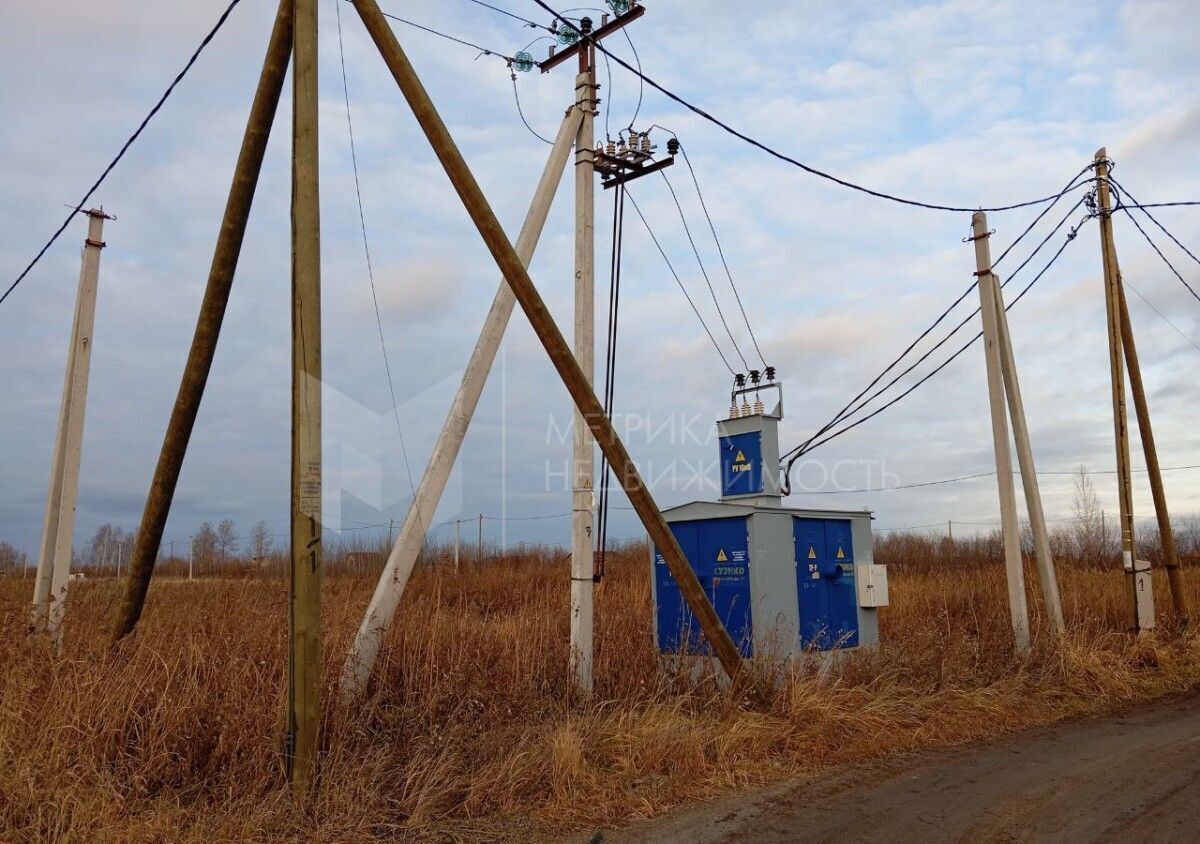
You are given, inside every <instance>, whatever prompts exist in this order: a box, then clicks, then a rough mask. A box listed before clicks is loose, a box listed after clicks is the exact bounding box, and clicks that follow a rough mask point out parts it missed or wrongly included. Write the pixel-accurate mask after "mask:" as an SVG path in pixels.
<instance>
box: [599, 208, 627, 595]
mask: <svg viewBox="0 0 1200 844" xmlns="http://www.w3.org/2000/svg"><path fill="white" fill-rule="evenodd" d="M614 193H615V196H614V197H613V238H612V258H611V261H610V266H609V282H608V341H607V344H606V349H605V355H604V415H605V416H606V417H607V418H608V420H609V421H610V422H611V421H612V415H613V406H614V405H613V401H614V393H615V389H616V381H617V324H618V316H619V315H620V304H621V255H622V251H623V250H622V247H623V244H624V233H625V185H623V184H622V185H618V186H617V189H616V191H614ZM611 475H612V467H611V466H610V465H609V462H608V457H607V455H603V454H602V455H601V458H600V502H599V509H598V510H597V514H596V515H597V531H596V560H597V566H596V570H595V572H594V573H593V579H594V580H596V581H597V582H599V581H600V580H603V579H604V574H605V557H606V556H607V553H608V505H609V492H610V488H609V480H610V476H611Z"/></svg>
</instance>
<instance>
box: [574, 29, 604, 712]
mask: <svg viewBox="0 0 1200 844" xmlns="http://www.w3.org/2000/svg"><path fill="white" fill-rule="evenodd" d="M595 55H596V50H595V47H593V46H592V45H591V44H590V43H588V44H584V45H582V46H581V47H580V48H579V75H578V76H576V77H575V107H576V108H577V109H578V110H579V111H580V112H581V113H582V114H583V120H581V121H580V122H579V134H578V135H576V136H575V359H576V360H577V361H578V362H579V368H580V370H581V371H582V372H583V376H584V378H586V379H587V383H588V386H589V388H590V387H592V384H593V380H594V378H595V368H596V364H595V361H596V324H595V323H596V277H595V276H596V233H595V216H596V171H595V169H594V167H593V164H594V162H593V158H592V156H593V154H594V145H595V133H594V129H593V121H594V118H595V114H596V104H597V103H598V102H599V100H598V96H597V89H596V62H595ZM571 432H572V436H571V443H572V448H573V454H572V461H571V465H572V469H573V471H572V475H573V477H574V481H573V483H572V493H571V510H572V513H571V649H570V672H571V677H572V678H573V679H574V682H575V688H576V689H577V690H578V691H579V693H580V694H582V695H584V696H588V695H590V694H591V693H592V650H593V644H592V641H593V613H594V593H595V587H596V583H595V574H596V560H595V550H594V544H595V540H594V539H593V538H592V521H593V519H592V507H593V505H594V504H595V496H594V494H593V493H594V489H595V480H594V474H595V465H594V464H595V459H594V455H595V448H596V445H595V442H594V441H593V439H592V434H591V432H590V431H589V430H588V426H587V422H586V421H584V418H583V416H582V415H581V414H580V413H579V411H578V410H576V411H575V417H574V421H573V424H572V426H571Z"/></svg>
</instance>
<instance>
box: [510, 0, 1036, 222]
mask: <svg viewBox="0 0 1200 844" xmlns="http://www.w3.org/2000/svg"><path fill="white" fill-rule="evenodd" d="M534 2H535V3H537V4H538V5H539V6H541V7H542V8H543V9H545V10H546V11H547V12H549V13H550V14H552V15H553V16H554V17H555V18H557V19H558V20H560V21H563V22H564V23H569V21H567V20H566V18H564V17H563V16H562V15H560V14H559V13H558V12H555V11H554V9H552V8H551V7H550V6H549V5H547V4H546V3H544V2H542V0H534ZM591 43H592V44H593V46H595V48H596V49H597V50H599V51H600V52H601V53H604V54H605V55H607V56H609V57H610V58H611V59H612V60H613V61H615V62H616V63H617V64H619V65H620V66H621V67H623V68H625V69H626V70H627V71H629V72H630V73H632V74H634V75H635V76H637V77H638V78H639V79H641V80H642V81H643V82H645V83H646V84H647V85H649V86H650V87H651V88H654V89H655V90H656V91H658V92H659V93H660V94H662V95H663V96H665V97H667V98H668V99H671V100H674V101H675V102H676V103H678V104H679V105H681V106H683V107H684V108H686V109H687V110H688V111H691V112H692V113H694V114H696V115H698V116H700V117H702V118H704V119H705V120H707V121H708V122H709V123H712V124H713V125H715V126H717V127H719V128H721V129H723V130H724V131H726V132H728V133H729V134H730V135H733V136H734V137H735V138H738V139H740V140H742V141H745V142H746V143H748V144H750V145H751V146H754V147H757V148H758V149H760V150H762V151H763V152H765V153H767V154H768V155H771V156H773V157H775V158H778V159H779V160H780V161H785V162H787V163H788V164H792V165H794V166H796V167H799V168H800V169H801V170H803V171H804V172H806V173H808V174H810V175H813V176H817V177H819V178H821V179H825V180H826V181H830V182H833V183H835V184H838V185H841V186H842V187H844V188H849V189H850V190H855V191H858V192H859V193H865V194H867V195H869V196H874V197H876V198H878V199H886V200H889V201H891V202H896V203H899V204H901V205H910V206H913V207H916V208H927V209H930V210H933V211H957V212H966V213H970V212H973V211H993V212H998V211H1011V210H1014V209H1017V208H1028V207H1030V206H1033V205H1042V204H1043V203H1046V202H1050V201H1052V200H1054V199H1055V198H1056V197H1055V195H1051V196H1044V197H1040V198H1038V199H1030V200H1026V201H1025V202H1017V203H1013V204H1011V205H1000V206H995V207H991V208H980V207H965V206H955V205H938V204H936V203H931V202H922V201H919V200H915V199H908V198H905V197H902V196H897V195H895V194H890V193H885V192H883V191H879V190H875V189H873V188H868V187H865V186H863V185H860V184H856V183H855V182H851V181H849V180H847V179H843V178H841V177H839V176H835V175H833V174H832V173H827V172H825V171H824V170H820V169H818V168H816V167H813V166H812V165H810V164H805V163H804V162H802V161H799V160H798V159H796V158H793V157H791V156H790V155H786V154H784V153H782V152H779V151H778V150H776V149H773V148H772V147H770V146H768V145H767V144H765V143H763V142H762V141H759V140H756V139H755V138H752V137H751V136H749V135H747V134H745V133H744V132H740V131H738V130H737V129H734V128H733V127H732V126H730V125H729V124H728V123H725V122H724V121H722V120H720V119H718V118H716V117H714V116H713V115H711V114H709V113H708V112H707V111H705V110H704V109H702V108H700V107H699V106H696V105H693V104H692V103H690V102H688V101H687V100H685V99H684V98H683V97H681V96H679V95H678V94H676V93H674V92H672V91H670V90H668V89H667V88H665V87H663V86H662V85H660V84H659V83H658V82H656V81H654V80H653V79H651V78H650V77H649V76H647V75H646V74H644V73H643V72H641V71H640V70H637V69H636V68H634V67H633V66H631V65H630V64H629V63H628V62H626V61H624V60H623V59H621V58H620V57H619V56H617V55H614V54H613V53H612V52H611V51H610V50H608V49H607V48H606V47H605V46H604V45H603V44H602V43H600V42H599V41H592V42H591Z"/></svg>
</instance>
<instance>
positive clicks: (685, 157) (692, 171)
mask: <svg viewBox="0 0 1200 844" xmlns="http://www.w3.org/2000/svg"><path fill="white" fill-rule="evenodd" d="M671 134H672V135H675V133H674V132H672V133H671ZM675 140H676V141H678V140H679V137H678V136H675ZM679 152H680V154H681V155H683V163H684V164H686V165H687V168H688V173H690V174H691V176H692V184H693V185H695V186H696V196H697V197H699V199H700V208H701V210H703V211H704V219H706V220H707V221H708V230H709V231H711V232H712V236H713V242H714V243H716V244H717V254H718V255H720V256H721V265H722V266H723V267H725V276H726V277H727V278H728V279H729V287H730V288H731V289H732V290H733V298H734V299H736V300H737V304H738V310H739V311H741V312H742V320H743V321H744V322H745V323H746V330H747V331H748V332H750V342H751V343H753V344H754V351H755V352H757V353H758V359H759V360H760V361H762V365H763V366H766V365H767V359H766V358H765V357H764V356H763V353H762V348H760V347H759V345H758V338H757V337H755V336H754V329H753V328H751V327H750V317H748V316H746V307H745V305H743V304H742V297H741V295H739V293H738V289H737V285H736V284H734V282H733V273H731V272H730V271H729V262H728V261H726V260H725V250H724V249H722V248H721V238H719V237H717V228H716V226H714V225H713V220H712V215H711V214H709V213H708V205H707V204H706V203H705V201H704V193H703V192H702V191H701V190H700V180H699V179H697V178H696V171H695V169H694V168H693V167H692V161H691V159H690V158H688V154H687V150H686V149H685V148H684V146H683V144H682V143H680V144H679ZM664 175H665V174H664Z"/></svg>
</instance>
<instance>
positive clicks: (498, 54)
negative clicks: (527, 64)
mask: <svg viewBox="0 0 1200 844" xmlns="http://www.w3.org/2000/svg"><path fill="white" fill-rule="evenodd" d="M345 2H347V3H349V2H351V0H345ZM381 14H382V15H383V16H384V17H385V18H389V19H390V20H394V21H399V22H400V23H403V24H407V25H408V26H411V27H413V28H414V29H419V30H421V31H422V32H428V33H429V34H430V35H436V36H437V37H439V38H445V39H446V40H447V41H453V42H454V43H455V44H461V45H462V46H464V47H471V48H473V49H475V50H478V51H479V54H480V55H483V56H496V57H497V58H500V59H503V60H504V61H506V62H509V63H510V64H511V63H512V62H513V57H512V56H509V55H507V54H505V53H503V52H501V51H500V50H489V49H488V48H487V47H481V46H480V45H478V44H476V43H474V42H473V41H467V40H466V39H463V38H459V37H458V36H456V35H451V34H450V33H448V32H442V31H441V30H439V29H434V28H433V27H431V26H425V24H421V23H417V22H416V21H411V20H409V19H408V18H402V17H400V16H399V15H393V14H390V13H388V12H381ZM476 58H478V56H476Z"/></svg>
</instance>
